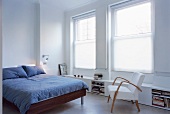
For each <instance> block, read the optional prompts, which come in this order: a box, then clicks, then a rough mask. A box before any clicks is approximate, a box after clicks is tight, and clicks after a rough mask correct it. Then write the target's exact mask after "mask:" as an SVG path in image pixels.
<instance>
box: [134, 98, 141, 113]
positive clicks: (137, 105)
mask: <svg viewBox="0 0 170 114" xmlns="http://www.w3.org/2000/svg"><path fill="white" fill-rule="evenodd" d="M135 102H136V107H137V108H138V112H140V108H139V104H138V100H135Z"/></svg>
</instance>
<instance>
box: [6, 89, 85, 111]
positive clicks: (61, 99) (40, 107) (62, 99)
mask: <svg viewBox="0 0 170 114" xmlns="http://www.w3.org/2000/svg"><path fill="white" fill-rule="evenodd" d="M84 96H86V89H82V90H78V91H75V92H71V93H68V94H65V95H62V96H58V97H54V98H51V99H48V100H44V101H41V102H38V103H34V104H32V105H31V107H30V109H29V110H28V111H27V114H38V113H40V112H44V111H47V110H50V109H52V108H54V107H56V106H57V105H60V104H64V103H67V102H69V101H72V100H75V99H77V98H80V97H81V104H83V97H84ZM3 100H4V102H7V103H8V104H9V105H12V107H15V108H17V107H16V106H15V105H14V104H13V103H11V102H9V101H7V100H6V99H3ZM17 109H18V108H17Z"/></svg>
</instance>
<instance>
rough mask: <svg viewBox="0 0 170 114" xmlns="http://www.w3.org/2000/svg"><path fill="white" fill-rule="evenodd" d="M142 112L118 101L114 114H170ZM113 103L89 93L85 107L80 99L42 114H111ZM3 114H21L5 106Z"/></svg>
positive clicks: (146, 108)
mask: <svg viewBox="0 0 170 114" xmlns="http://www.w3.org/2000/svg"><path fill="white" fill-rule="evenodd" d="M139 106H140V109H141V112H138V111H137V108H136V106H135V104H132V103H131V102H128V101H123V100H116V102H115V107H114V110H113V114H170V111H167V110H163V109H159V108H154V107H150V106H145V105H139ZM110 108H111V102H110V103H107V97H104V96H100V95H95V94H91V93H88V94H87V96H86V97H85V98H84V105H81V104H80V99H77V100H74V101H71V102H69V103H66V104H63V105H60V106H57V107H56V108H55V109H52V110H49V111H46V112H43V113H41V114H111V113H110ZM3 114H19V112H18V111H16V110H15V109H14V108H12V107H9V106H8V105H7V104H3Z"/></svg>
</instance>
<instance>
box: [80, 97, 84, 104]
mask: <svg viewBox="0 0 170 114" xmlns="http://www.w3.org/2000/svg"><path fill="white" fill-rule="evenodd" d="M83 104H84V97H81V105H83Z"/></svg>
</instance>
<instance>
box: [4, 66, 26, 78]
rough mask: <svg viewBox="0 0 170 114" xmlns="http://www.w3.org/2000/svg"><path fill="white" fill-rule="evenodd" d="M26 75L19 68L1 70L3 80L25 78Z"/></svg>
mask: <svg viewBox="0 0 170 114" xmlns="http://www.w3.org/2000/svg"><path fill="white" fill-rule="evenodd" d="M26 76H27V74H26V72H25V71H24V69H23V68H22V67H21V66H20V67H10V68H3V80H5V79H14V78H19V77H26Z"/></svg>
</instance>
